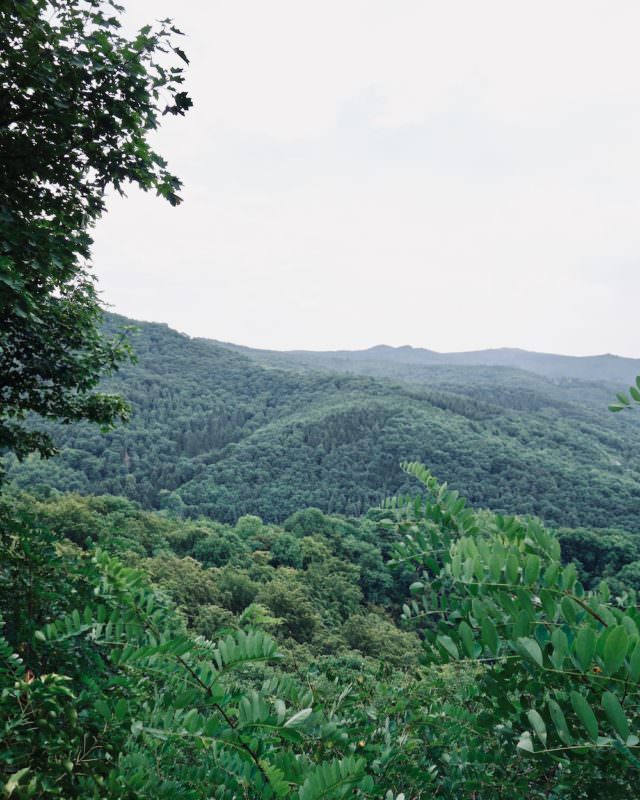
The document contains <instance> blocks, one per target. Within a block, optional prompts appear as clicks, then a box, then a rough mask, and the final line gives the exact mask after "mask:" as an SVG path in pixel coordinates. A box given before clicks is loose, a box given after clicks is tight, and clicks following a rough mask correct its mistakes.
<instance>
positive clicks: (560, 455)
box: [8, 315, 640, 532]
mask: <svg viewBox="0 0 640 800" xmlns="http://www.w3.org/2000/svg"><path fill="white" fill-rule="evenodd" d="M132 323H133V321H132V320H128V319H126V318H124V317H118V316H115V315H109V316H108V318H107V320H106V329H107V332H109V333H115V332H116V331H117V330H119V329H120V327H121V326H122V325H130V324H132ZM133 324H137V325H138V327H139V330H138V332H137V333H136V334H135V335H134V337H133V342H132V344H133V346H134V349H135V351H136V353H137V356H138V362H137V363H136V364H130V365H125V366H124V367H123V368H122V370H121V371H120V372H119V373H118V374H117V375H115V376H114V377H112V378H110V379H109V380H108V381H105V388H107V389H108V390H109V391H117V392H121V393H122V394H123V395H124V396H125V397H126V398H127V399H128V400H129V401H130V403H131V406H132V411H133V413H132V418H131V422H130V423H129V424H128V425H125V426H120V427H118V428H117V429H116V430H114V431H112V432H110V433H107V434H104V433H102V432H101V431H100V429H99V428H98V427H96V426H91V425H89V424H81V425H50V424H48V425H46V427H48V429H49V430H50V431H51V432H52V434H53V435H54V437H55V440H56V442H57V443H58V445H59V447H60V454H59V455H58V456H57V457H55V458H53V459H51V460H50V461H49V462H42V461H40V460H39V459H38V458H36V457H32V458H29V459H27V461H25V462H24V463H22V464H19V463H17V462H16V461H15V459H11V458H9V459H8V461H9V463H8V473H9V475H10V476H11V477H12V478H13V479H14V480H15V482H16V483H17V484H18V485H19V486H22V487H24V488H30V489H33V490H35V491H48V489H47V488H46V487H54V488H55V489H58V490H62V491H79V492H83V493H109V494H119V495H125V496H127V497H129V498H131V499H133V500H137V501H138V502H140V503H141V504H142V505H143V506H144V507H147V508H162V509H167V510H170V511H171V512H173V513H178V514H183V515H188V516H198V515H205V516H208V517H213V518H215V519H220V520H223V521H235V520H236V519H237V518H238V517H239V516H240V515H242V514H259V515H260V516H261V517H263V519H265V520H267V521H280V520H283V519H285V518H286V517H287V516H288V515H289V514H291V513H293V512H294V511H296V510H298V509H300V508H302V507H304V506H317V507H318V508H321V509H322V510H324V511H327V512H330V513H345V514H351V515H359V514H362V513H364V512H365V511H366V510H367V509H368V508H369V507H371V506H372V505H375V504H377V503H379V502H380V501H381V500H382V499H383V498H384V497H385V496H388V495H389V494H393V493H396V492H398V491H408V490H409V489H411V488H412V485H411V484H410V482H408V479H407V478H406V476H405V475H404V474H403V473H402V471H401V470H400V467H399V464H400V462H401V461H403V460H405V459H406V460H419V461H422V462H424V463H425V464H427V465H428V466H429V467H430V468H431V469H432V470H433V472H434V473H435V474H436V475H437V476H438V477H439V478H440V479H441V480H445V481H448V482H449V483H450V485H452V486H453V487H455V488H456V489H459V490H460V491H461V493H462V494H463V495H465V496H467V497H468V498H469V499H470V501H471V502H472V503H474V504H475V505H479V506H484V507H490V508H493V509H494V510H497V511H502V512H509V513H532V514H537V515H539V516H541V517H543V518H544V519H546V520H547V521H548V522H551V523H554V524H558V525H566V526H568V527H575V526H578V525H590V526H596V527H600V528H602V527H618V528H624V529H626V530H630V531H638V532H640V414H616V415H614V414H611V413H609V412H608V411H607V405H608V403H609V402H610V401H611V399H612V397H613V393H614V391H615V389H616V388H625V387H626V386H627V385H628V383H629V382H630V381H631V380H632V378H633V377H634V375H635V374H636V373H637V372H640V365H639V364H638V362H636V361H634V360H632V359H621V358H616V357H615V356H596V357H593V358H588V359H582V358H571V357H567V356H553V355H545V354H537V353H527V352H524V351H519V350H497V351H484V352H478V353H462V354H439V353H433V352H430V351H428V350H420V349H414V348H405V347H403V348H392V347H384V346H380V347H374V348H371V349H370V350H365V351H351V352H350V351H345V352H336V353H311V352H302V351H301V352H289V353H277V352H273V351H263V350H252V349H250V348H244V347H239V346H236V345H229V344H221V343H219V342H214V341H211V340H206V339H193V338H190V337H188V336H186V335H184V334H180V333H178V332H177V331H174V330H172V329H171V328H169V327H168V326H167V325H163V324H157V323H133ZM488 362H491V363H488ZM606 381H609V382H606ZM78 524H81V523H80V522H79V523H78Z"/></svg>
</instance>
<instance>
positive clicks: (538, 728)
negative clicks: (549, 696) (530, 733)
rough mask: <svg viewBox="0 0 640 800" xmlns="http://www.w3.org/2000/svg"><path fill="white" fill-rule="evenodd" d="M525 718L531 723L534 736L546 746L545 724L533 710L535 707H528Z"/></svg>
mask: <svg viewBox="0 0 640 800" xmlns="http://www.w3.org/2000/svg"><path fill="white" fill-rule="evenodd" d="M527 718H528V720H529V722H530V724H531V727H532V728H533V730H534V731H535V734H536V736H537V737H538V739H540V741H541V742H542V744H543V746H544V747H546V746H547V726H546V725H545V723H544V720H543V719H542V717H541V716H540V714H539V713H538V712H537V711H536V710H535V708H530V709H529V711H527Z"/></svg>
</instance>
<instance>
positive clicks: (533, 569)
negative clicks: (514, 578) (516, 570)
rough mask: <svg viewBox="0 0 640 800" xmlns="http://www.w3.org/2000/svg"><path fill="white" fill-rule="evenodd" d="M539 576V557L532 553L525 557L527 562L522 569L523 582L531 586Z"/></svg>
mask: <svg viewBox="0 0 640 800" xmlns="http://www.w3.org/2000/svg"><path fill="white" fill-rule="evenodd" d="M539 575H540V556H537V555H535V554H533V553H531V554H530V555H528V556H527V561H526V564H525V567H524V582H525V583H526V584H528V585H529V586H531V584H533V583H535V582H536V581H537V580H538V576H539Z"/></svg>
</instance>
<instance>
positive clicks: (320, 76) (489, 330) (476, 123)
mask: <svg viewBox="0 0 640 800" xmlns="http://www.w3.org/2000/svg"><path fill="white" fill-rule="evenodd" d="M124 2H125V5H126V6H127V8H128V9H129V14H130V20H131V22H132V23H134V22H135V23H139V24H144V23H145V22H146V21H149V20H153V19H157V18H160V17H163V16H171V17H173V18H174V19H175V21H176V24H177V25H178V26H179V27H180V28H181V29H183V30H184V31H185V32H186V33H187V36H186V37H185V38H184V40H183V41H182V42H181V46H182V47H183V48H184V50H185V51H186V52H187V54H188V56H189V58H190V59H191V66H190V68H189V70H188V74H187V88H188V90H189V92H190V94H191V95H192V97H193V100H194V108H193V109H192V111H191V112H190V113H189V114H188V115H187V116H186V117H185V118H182V119H180V118H179V119H173V118H171V119H169V118H165V120H166V122H165V123H164V127H163V130H162V131H161V133H159V134H158V135H157V137H156V139H155V143H156V144H157V147H158V149H159V150H160V152H161V153H162V154H163V155H164V156H165V157H166V158H167V159H168V160H169V162H170V165H171V167H172V169H173V170H174V171H175V172H176V173H177V174H178V175H179V176H180V177H181V178H182V179H183V181H184V183H185V188H184V192H183V196H184V203H183V204H182V205H181V206H180V207H179V208H177V209H175V208H171V207H169V206H168V204H167V203H165V202H164V201H162V200H160V199H158V198H155V197H153V196H151V195H143V194H141V193H137V192H131V193H130V196H129V198H128V199H127V200H120V199H115V198H114V199H113V200H111V201H110V203H109V213H108V215H107V216H106V217H105V219H104V220H103V221H102V222H101V223H100V225H99V226H98V228H97V230H96V235H95V250H94V266H95V270H96V272H97V274H98V277H99V282H100V287H101V289H102V291H103V299H104V300H105V302H107V303H110V304H111V305H112V307H113V310H115V311H117V312H119V313H122V314H126V315H128V316H131V317H134V318H137V319H145V320H155V321H162V322H168V323H169V324H170V325H171V326H172V327H175V328H178V329H179V330H182V331H185V332H186V333H189V334H192V335H197V336H207V337H211V338H215V339H222V340H226V341H233V342H237V343H240V344H246V345H251V346H254V347H265V348H276V349H291V348H306V349H338V348H361V347H368V346H370V345H374V344H378V343H383V342H384V343H387V344H392V345H401V344H412V345H414V346H421V347H428V348H431V349H435V350H441V351H442V350H471V349H479V348H485V347H501V346H512V347H524V348H527V349H534V350H545V351H550V352H561V353H572V354H576V355H585V354H592V353H602V352H615V353H619V354H621V355H630V356H640V302H639V300H640V297H639V291H638V290H639V289H640V270H639V266H640V47H639V46H638V36H639V31H640V3H638V2H637V0H629V1H628V2H625V1H624V0H615V2H612V1H611V0H603V2H589V0H576V2H573V1H572V0H553V2H546V1H545V0H536V2H532V1H530V0H528V1H527V2H525V1H524V0H505V1H504V2H493V1H492V0H482V2H478V0H468V1H467V2H456V1H455V0H439V2H436V0H421V1H420V2H418V1H417V0H416V1H415V2H413V1H412V0H386V1H385V2H378V1H377V0H362V2H360V1H359V0H339V1H337V2H332V1H331V0H321V1H320V0H315V2H311V1H310V0H290V2H280V0H267V1H265V0H255V1H254V2H244V1H243V0H224V1H222V0H180V2H177V0H174V2H166V1H165V0H124Z"/></svg>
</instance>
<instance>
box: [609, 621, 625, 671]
mask: <svg viewBox="0 0 640 800" xmlns="http://www.w3.org/2000/svg"><path fill="white" fill-rule="evenodd" d="M628 646H629V636H628V635H627V632H626V630H625V629H624V626H622V625H618V626H616V627H615V628H614V629H613V630H612V631H611V633H609V635H608V636H607V641H606V643H605V646H604V664H605V667H606V670H607V672H608V673H609V675H615V673H616V672H617V671H618V670H619V669H620V667H621V666H622V664H623V662H624V659H625V656H626V655H627V647H628Z"/></svg>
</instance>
